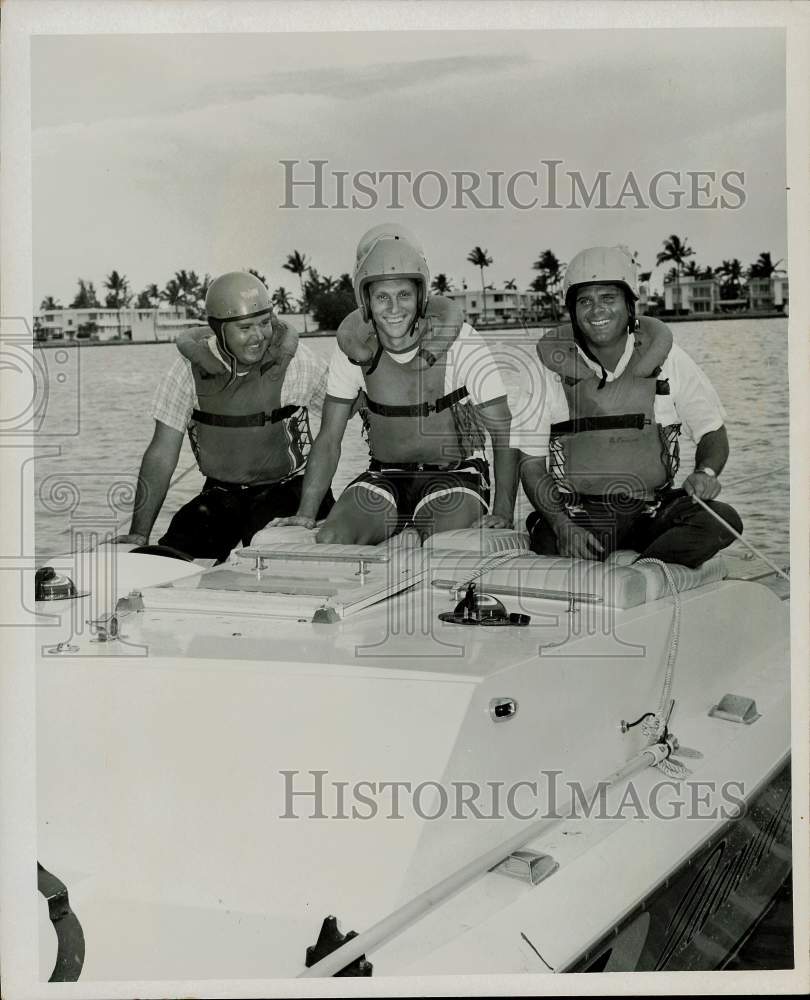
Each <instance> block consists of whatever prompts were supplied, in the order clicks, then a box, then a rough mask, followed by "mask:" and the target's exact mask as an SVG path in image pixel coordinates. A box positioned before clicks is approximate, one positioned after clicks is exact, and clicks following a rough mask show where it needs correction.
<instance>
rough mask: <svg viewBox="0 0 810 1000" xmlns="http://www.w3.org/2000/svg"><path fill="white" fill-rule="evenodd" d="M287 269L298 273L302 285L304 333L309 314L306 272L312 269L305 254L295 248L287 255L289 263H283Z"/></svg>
mask: <svg viewBox="0 0 810 1000" xmlns="http://www.w3.org/2000/svg"><path fill="white" fill-rule="evenodd" d="M281 266H282V267H283V268H284V270H285V271H292V273H293V274H297V275H298V281H299V284H300V285H301V310H302V312H303V313H304V333H306V332H307V314H306V308H305V298H306V296H305V294H304V272H305V271H309V270H310V266H309V264H308V263H307V258H306V256H305V254H302V253H299V252H298V251H297V250H293V252H292V253H291V254H288V255H287V263H286V264H282V265H281Z"/></svg>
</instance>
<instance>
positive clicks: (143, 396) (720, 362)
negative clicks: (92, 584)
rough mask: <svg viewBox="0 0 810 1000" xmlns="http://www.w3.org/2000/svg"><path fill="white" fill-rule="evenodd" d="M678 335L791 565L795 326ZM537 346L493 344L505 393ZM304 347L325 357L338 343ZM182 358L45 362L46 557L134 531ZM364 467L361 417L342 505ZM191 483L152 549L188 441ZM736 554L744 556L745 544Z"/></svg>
mask: <svg viewBox="0 0 810 1000" xmlns="http://www.w3.org/2000/svg"><path fill="white" fill-rule="evenodd" d="M673 330H674V335H675V340H676V342H677V343H679V344H680V345H681V347H683V348H684V349H685V350H686V351H688V353H689V354H691V355H692V357H693V358H694V359H695V360H696V361H697V362H698V364H700V365H701V367H702V368H703V370H704V371H705V372H706V374H707V375H708V376H709V378H710V379H711V380H712V382H713V384H714V386H715V388H716V389H717V391H718V393H719V394H720V398H721V399H722V400H723V403H724V405H725V408H726V410H727V413H728V422H727V427H728V431H729V437H730V440H731V457H730V459H729V463H728V465H727V467H726V470H725V472H724V474H723V485H724V491H723V494H722V498H723V499H724V500H726V501H728V502H730V503H731V504H732V505H734V506H735V507H736V508H737V509H738V510H739V512H740V514H741V516H742V519H743V521H744V523H745V533H746V536H747V537H748V538H749V539H750V540H751V541H752V542H753V543H754V544H755V545H757V546H759V547H761V548H762V549H763V551H764V552H766V553H767V554H768V555H769V556H770V557H771V558H775V559H776V561H777V563H778V564H779V565H783V564H787V562H788V553H789V541H788V527H789V473H788V395H787V320H786V319H768V320H730V321H725V322H715V323H679V324H676V325H674V327H673ZM535 339H536V338H535V337H534V336H532V335H531V332H530V333H529V334H527V333H525V332H523V331H509V332H503V331H500V332H493V333H491V334H489V335H488V340H489V341H490V344H491V346H492V347H493V348H494V349H495V351H496V353H497V356H498V358H499V361H500V363H501V364H502V366H503V369H504V374H505V379H506V382H507V385H508V386H512V385H514V384H516V381H517V376H518V373H519V371H520V367H521V366H522V365H524V364H526V363H535V362H533V361H532V360H531V359H533V358H535V357H536V356H535V355H534V340H535ZM306 343H307V344H308V345H309V346H310V347H311V348H312V349H313V350H314V351H317V352H318V353H319V354H322V355H323V356H325V357H326V356H328V354H329V352H330V351H331V349H332V345H333V343H334V341H333V339H332V338H322V339H309V340H307V341H306ZM175 350H176V349H175V347H174V345H172V344H154V345H153V344H149V345H140V346H136V347H113V346H107V347H93V348H90V349H87V350H83V349H82V350H76V349H73V350H69V351H65V350H47V351H40V352H37V356H38V359H39V360H40V361H41V363H42V365H43V366H44V367H46V368H47V372H48V382H49V396H48V403H47V408H46V411H45V414H44V422H43V424H42V429H41V436H40V439H39V442H38V449H37V461H36V470H35V478H36V499H35V512H36V548H37V556H38V558H44V557H45V556H47V555H48V554H53V553H56V552H64V551H66V550H67V549H69V548H70V547H71V531H72V529H73V530H75V529H76V528H80V529H85V530H100V531H102V532H106V531H109V530H118V531H126V530H127V528H128V525H129V511H130V508H131V504H132V500H133V496H134V484H135V480H136V477H137V472H138V467H139V465H140V460H141V456H142V454H143V451H144V448H145V447H146V445H147V444H148V443H149V440H150V438H151V436H152V428H153V422H152V420H151V419H150V417H149V407H150V401H151V397H152V392H153V390H154V387H155V385H156V384H157V382H158V380H159V379H160V377H161V375H162V373H163V372H164V371H165V370H166V368H167V367H168V366H169V365H170V364H171V363H172V361H173V360H174V358H175ZM682 454H683V461H682V469H683V471H682V473H681V475H680V477H679V478H683V476H684V475H685V474H686V472H688V471H689V470H690V469H691V468H692V457H693V454H694V449H693V448H692V447H691V446H690V445H689V444H688V443H684V444H683V445H682ZM367 461H368V452H367V449H366V446H365V444H364V443H363V441H362V440H361V437H360V422H359V419H357V418H355V419H354V420H352V421H351V423H350V425H349V428H348V430H347V434H346V438H345V440H344V447H343V456H342V459H341V463H340V467H339V469H338V473H337V476H336V477H335V482H334V488H335V493H336V494H337V493H338V492H339V491H340V490H341V489H342V488H343V487H344V486H345V485H346V483H348V482H349V481H350V480H351V479H352V478H353V477H354V476H356V475H357V474H358V473H359V472H360V471H362V469H364V468H365V467H366V464H367ZM183 472H185V473H186V474H185V475H184V476H183V478H182V479H180V480H179V481H177V482H176V485H174V486H173V487H172V488H171V490H170V492H169V495H168V497H167V499H166V503H165V504H164V507H163V510H162V511H161V514H160V517H159V518H158V521H157V524H156V525H155V529H154V531H153V533H152V540H153V541H156V540H157V539H158V538H159V537H160V536H161V534H162V533H163V531H164V530H165V528H166V526H167V525H168V522H169V519H170V518H171V515H172V513H173V512H174V511H176V510H177V509H178V507H180V506H181V505H182V504H183V503H185V502H186V501H187V500H189V499H191V497H193V496H194V495H195V494H196V493H197V492H198V491H199V488H200V486H201V484H202V477H201V476H200V474H199V472H198V471H197V468H196V465H195V464H194V459H193V456H192V454H191V449H190V448H189V445H188V441H186V443H185V444H184V446H183V451H182V454H181V458H180V463H179V465H178V469H177V473H176V474H175V476H176V478H177V477H179V476H180V474H181V473H183ZM528 509H529V507H528V503H527V501H526V499H525V497H523V496H521V498H520V500H519V502H518V514H519V515H522V516H523V517H525V514H526V513H527V511H528ZM735 547H739V548H740V549H741V550H743V551H745V550H744V547H743V546H742V545H740V544H739V543H735Z"/></svg>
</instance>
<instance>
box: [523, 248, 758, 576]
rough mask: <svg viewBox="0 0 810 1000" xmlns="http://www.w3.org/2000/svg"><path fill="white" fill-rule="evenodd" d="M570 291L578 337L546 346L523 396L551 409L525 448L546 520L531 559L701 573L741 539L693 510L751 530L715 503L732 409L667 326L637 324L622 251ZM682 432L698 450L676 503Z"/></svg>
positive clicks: (527, 481)
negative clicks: (630, 562)
mask: <svg viewBox="0 0 810 1000" xmlns="http://www.w3.org/2000/svg"><path fill="white" fill-rule="evenodd" d="M564 290H565V294H566V306H567V308H568V312H569V315H570V317H571V326H568V327H562V328H561V329H560V330H558V331H557V332H556V333H552V334H550V335H546V337H544V338H543V339H542V340H541V341H540V342H539V344H538V347H537V353H538V355H539V357H540V360H541V364H540V366H539V368H538V369H536V370H534V371H532V372H531V373H530V376H531V379H532V384H530V385H527V386H524V399H525V398H527V396H530V397H531V399H532V400H536V401H537V403H538V405H537V406H536V407H535V408H534V414H533V416H532V418H530V419H528V420H524V421H523V422H522V424H521V426H520V427H519V428H515V430H514V432H513V438H512V440H513V443H514V444H515V445H516V446H517V447H518V448H519V449H520V450H521V452H522V457H521V480H522V483H523V487H524V489H525V491H526V494H527V496H528V497H529V499H530V501H531V502H532V504H533V506H534V507H535V513H533V514H531V515H529V518H528V520H527V523H526V526H527V529H528V530H529V532H530V534H531V540H532V549H533V550H534V551H535V552H538V553H540V554H543V555H555V554H560V555H564V556H576V557H580V558H585V559H604V558H606V557H607V556H608V555H609V553H610V552H611V551H613V550H615V549H633V550H635V551H637V552H639V553H640V554H641V556H643V557H647V558H657V559H662V560H664V561H667V562H673V563H680V564H682V565H685V566H690V567H695V566H699V565H700V564H701V563H703V562H704V561H705V560H706V559H708V558H710V557H711V556H713V555H715V554H716V553H717V552H718V551H719V550H720V549H722V548H725V546H727V545H729V544H730V542H731V541H732V540H733V536H732V534H731V533H730V532H728V531H727V530H725V529H724V528H723V527H722V525H720V524H719V522H718V521H717V520H716V519H715V518H714V517H712V515H711V514H710V513H709V512H708V511H706V510H704V509H703V508H702V507H701V506H700V505H699V504H697V503H695V501H694V500H693V499H692V498H693V497H699V498H700V499H701V500H702V501H704V502H706V503H707V504H709V506H710V507H711V509H712V510H714V511H715V512H716V513H717V514H719V515H720V516H721V517H722V518H723V519H724V520H725V521H727V522H728V523H729V524H730V525H731V526H732V527H733V528H734V529H735V530H736V531H738V532H740V531H742V523H741V521H740V518H739V516H738V514H737V512H736V511H735V510H734V509H733V508H732V507H729V506H728V505H726V504H723V503H718V502H717V501H716V499H715V498H716V497H717V495H718V494H719V493H720V481H719V478H718V477H719V475H720V473H721V472H722V470H723V467H724V466H725V464H726V460H727V459H728V450H729V449H728V437H727V435H726V430H725V426H724V420H725V413H724V410H723V407H722V404H721V403H720V399H719V398H718V396H717V393H716V392H715V391H714V389H713V387H712V385H711V383H710V382H709V380H708V379H707V378H706V376H705V375H704V373H703V372H702V371H701V370H700V368H699V367H698V366H697V365H696V364H695V362H694V361H693V360H692V359H691V358H690V357H689V355H688V354H686V352H685V351H683V350H682V349H681V348H679V347H678V346H677V345H674V344H672V336H671V334H670V333H669V330H668V329H667V327H666V326H665V325H664V324H663V323H661V322H660V321H659V320H656V319H654V318H652V317H645V316H642V317H641V318H640V319H636V315H635V304H636V300H637V298H638V290H637V283H636V273H635V266H634V264H633V262H632V261H631V259H630V256H629V254H628V253H627V252H626V251H625V250H624V249H623V248H619V247H592V248H590V249H588V250H583V251H582V252H581V253H579V254H577V255H576V256H575V257H574V259H573V260H572V261H571V263H570V264H569V265H568V268H567V270H566V275H565V282H564ZM521 410H522V411H523V412H531V407H528V406H526V405H524V406H522V407H521ZM681 429H683V430H684V431H685V432H686V434H687V435H688V436H689V437H690V438H691V439H692V440H693V441H695V442H696V443H697V451H696V455H695V469H694V471H693V472H691V473H690V474H689V475H688V476H687V477H686V479H685V480H684V482H683V484H682V487H681V488H680V489H677V490H676V489H673V479H674V476H675V473H676V472H677V470H678V464H679V451H678V435H679V433H680V432H681Z"/></svg>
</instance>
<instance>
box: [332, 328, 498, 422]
mask: <svg viewBox="0 0 810 1000" xmlns="http://www.w3.org/2000/svg"><path fill="white" fill-rule="evenodd" d="M417 350H418V347H415V348H414V349H413V351H409V352H407V353H405V354H399V355H396V354H390V355H389V356H390V357H391V358H393V359H394V360H395V361H397V360H400V361H402V363H403V364H404V363H406V362H408V361H410V360H411V358H413V357H414V356H415V355H416V352H417ZM462 386H466V387H467V391H468V392H469V394H470V395H469V398H470V400H471V401H472V402H473V403H475V404H477V405H483V404H485V403H493V402H495V401H496V400H501V399H506V389H505V388H504V384H503V379H502V378H501V374H500V372H499V371H498V368H497V367H496V365H495V361H494V359H493V357H492V352H491V351H490V349H489V346H488V345H487V342H486V341H485V340H484V338H483V337H482V336H481V334H480V333H479V332H478V331H477V330H475V329H473V327H471V326H470V325H469V323H465V324H464V325H463V326H462V328H461V331H460V333H459V335H458V337H457V338H456V340H455V341H453V343H452V345H451V346H450V350H449V351H448V352H447V365H446V367H445V382H444V391H445V393H450V392H454V391H455V390H456V389H460V388H461V387H462ZM364 388H365V381H364V379H363V371H362V369H361V368H360V366H359V365H353V364H352V363H351V361H349V359H348V358H347V357H346V355H345V354H344V353H343V351H341V349H340V348H339V347H338V346H337V344H335V348H334V350H333V352H332V356H331V358H330V359H329V378H328V382H327V387H326V394H327V396H329V397H330V398H331V399H339V400H346V401H347V402H354V400H355V399H356V398H357V394H358V392H360V391H361V390H362V389H364Z"/></svg>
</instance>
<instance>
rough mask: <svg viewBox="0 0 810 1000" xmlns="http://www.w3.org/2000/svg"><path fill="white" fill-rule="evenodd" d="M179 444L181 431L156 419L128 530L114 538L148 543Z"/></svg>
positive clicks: (139, 474)
mask: <svg viewBox="0 0 810 1000" xmlns="http://www.w3.org/2000/svg"><path fill="white" fill-rule="evenodd" d="M182 447H183V435H182V433H181V432H180V431H177V430H175V429H174V428H173V427H169V426H168V425H167V424H164V423H162V422H161V421H160V420H156V421H155V432H154V434H153V435H152V440H151V441H150V442H149V445H148V447H147V449H146V451H145V452H144V453H143V459H142V460H141V469H140V472H139V473H138V486H137V489H136V491H135V504H134V506H133V509H132V524H131V525H130V527H129V534H127V535H119V536H118V538H116V541H117V542H123V543H128V544H132V545H146V544H148V542H149V535H150V533H151V531H152V526H153V525H154V523H155V520H156V519H157V516H158V514H159V513H160V508H161V507H162V506H163V501H164V500H165V499H166V491H167V490H168V488H169V483H170V482H171V478H172V473H173V472H174V470H175V469H176V468H177V460H178V458H179V457H180V449H181V448H182Z"/></svg>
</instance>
